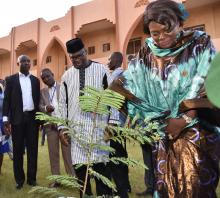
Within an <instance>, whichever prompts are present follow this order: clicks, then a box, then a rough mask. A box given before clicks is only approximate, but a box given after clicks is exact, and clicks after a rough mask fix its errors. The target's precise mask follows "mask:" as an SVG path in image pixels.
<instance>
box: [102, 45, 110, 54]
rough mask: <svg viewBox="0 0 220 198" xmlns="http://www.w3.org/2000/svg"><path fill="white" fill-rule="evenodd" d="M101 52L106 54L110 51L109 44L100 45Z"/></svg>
mask: <svg viewBox="0 0 220 198" xmlns="http://www.w3.org/2000/svg"><path fill="white" fill-rule="evenodd" d="M102 51H103V52H108V51H110V43H105V44H103V45H102Z"/></svg>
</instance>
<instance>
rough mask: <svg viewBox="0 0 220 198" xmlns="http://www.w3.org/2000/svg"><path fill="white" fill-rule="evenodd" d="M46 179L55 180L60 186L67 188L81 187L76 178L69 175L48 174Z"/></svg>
mask: <svg viewBox="0 0 220 198" xmlns="http://www.w3.org/2000/svg"><path fill="white" fill-rule="evenodd" d="M47 179H48V180H52V181H56V182H58V183H60V184H61V185H62V186H64V187H67V188H81V187H82V186H81V185H80V184H79V183H78V179H77V178H76V177H73V176H69V175H50V176H48V177H47Z"/></svg>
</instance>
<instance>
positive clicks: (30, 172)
mask: <svg viewBox="0 0 220 198" xmlns="http://www.w3.org/2000/svg"><path fill="white" fill-rule="evenodd" d="M21 116H23V120H22V122H21V123H20V124H18V125H12V142H13V169H14V177H15V181H16V183H17V184H23V183H24V181H25V174H24V169H23V153H24V144H26V148H27V181H28V182H33V181H36V173H37V154H38V124H37V122H36V121H35V114H34V113H33V112H25V113H23V115H21Z"/></svg>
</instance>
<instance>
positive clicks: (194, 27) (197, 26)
mask: <svg viewBox="0 0 220 198" xmlns="http://www.w3.org/2000/svg"><path fill="white" fill-rule="evenodd" d="M184 30H199V31H205V24H201V25H196V26H192V27H186V28H184Z"/></svg>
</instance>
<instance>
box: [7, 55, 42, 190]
mask: <svg viewBox="0 0 220 198" xmlns="http://www.w3.org/2000/svg"><path fill="white" fill-rule="evenodd" d="M17 65H18V66H19V69H20V71H19V72H18V73H16V74H14V75H11V76H9V77H7V78H6V87H5V97H4V100H3V126H4V132H5V134H6V135H10V134H11V135H12V143H13V170H14V177H15V181H16V188H17V189H21V188H22V187H23V184H24V182H25V173H24V169H23V152H24V141H25V143H26V148H27V184H28V185H30V186H36V174H37V155H38V128H39V124H38V122H37V121H36V120H35V113H36V112H37V111H38V109H39V101H40V81H39V79H38V78H37V77H35V76H33V75H31V74H30V73H29V70H30V67H31V63H30V58H29V57H28V56H27V55H20V56H19V57H18V61H17Z"/></svg>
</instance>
